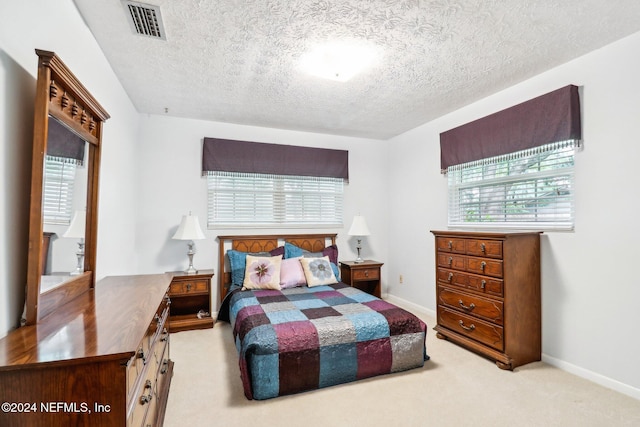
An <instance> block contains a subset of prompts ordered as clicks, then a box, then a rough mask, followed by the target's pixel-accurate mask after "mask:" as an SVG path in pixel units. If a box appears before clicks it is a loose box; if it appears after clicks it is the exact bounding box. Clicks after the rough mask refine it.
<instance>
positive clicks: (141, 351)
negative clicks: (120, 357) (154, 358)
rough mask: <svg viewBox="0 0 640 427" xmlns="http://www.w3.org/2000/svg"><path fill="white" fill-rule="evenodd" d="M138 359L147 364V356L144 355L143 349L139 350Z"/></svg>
mask: <svg viewBox="0 0 640 427" xmlns="http://www.w3.org/2000/svg"><path fill="white" fill-rule="evenodd" d="M138 359H142V364H143V365H146V364H147V356H146V355H145V354H144V350H143V349H142V347H141V348H139V349H138Z"/></svg>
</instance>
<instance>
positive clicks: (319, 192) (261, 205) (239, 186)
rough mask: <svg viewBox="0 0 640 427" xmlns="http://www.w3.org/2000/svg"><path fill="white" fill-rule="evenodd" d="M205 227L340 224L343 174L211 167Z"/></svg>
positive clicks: (331, 225)
mask: <svg viewBox="0 0 640 427" xmlns="http://www.w3.org/2000/svg"><path fill="white" fill-rule="evenodd" d="M207 186H208V192H207V193H208V218H207V227H208V228H210V229H211V228H221V227H222V228H223V227H234V226H243V227H246V226H250V227H256V228H268V227H280V226H284V227H287V228H290V227H333V226H342V205H343V186H344V180H343V179H342V178H331V177H307V176H291V175H270V174H256V173H240V172H209V174H208V175H207Z"/></svg>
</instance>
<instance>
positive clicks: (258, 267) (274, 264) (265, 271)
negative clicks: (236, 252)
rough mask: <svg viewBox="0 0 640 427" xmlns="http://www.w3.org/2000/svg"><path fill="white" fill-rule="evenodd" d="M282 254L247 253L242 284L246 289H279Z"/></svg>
mask: <svg viewBox="0 0 640 427" xmlns="http://www.w3.org/2000/svg"><path fill="white" fill-rule="evenodd" d="M281 263H282V255H278V256H272V257H259V256H253V255H247V266H246V267H245V271H244V282H243V284H242V286H243V287H244V288H246V289H280V264H281Z"/></svg>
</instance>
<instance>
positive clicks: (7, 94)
mask: <svg viewBox="0 0 640 427" xmlns="http://www.w3.org/2000/svg"><path fill="white" fill-rule="evenodd" d="M35 48H40V49H47V50H53V51H55V52H56V53H58V54H59V56H60V57H61V58H62V59H63V61H65V63H67V65H68V66H69V67H70V68H71V69H72V70H73V72H74V73H75V74H76V75H77V76H78V78H79V79H80V80H81V81H82V82H83V83H84V84H85V86H87V88H88V89H89V91H90V92H92V93H93V95H94V96H95V97H96V98H97V99H98V100H99V101H100V103H101V104H102V105H103V106H104V107H105V109H106V110H107V111H108V112H109V113H110V114H111V116H112V117H111V119H109V120H108V121H107V123H106V125H105V129H104V146H103V156H102V176H101V181H100V211H99V224H100V231H99V236H98V272H97V273H98V276H99V277H102V276H105V275H111V274H128V273H156V272H161V271H167V270H176V269H182V268H184V267H185V266H186V246H185V243H184V242H180V241H172V240H171V239H170V236H171V234H172V232H173V231H174V230H175V228H176V227H177V224H178V222H179V221H180V217H181V215H183V214H185V213H187V212H188V211H189V210H192V211H193V212H194V214H197V215H199V216H200V217H201V219H202V221H203V225H204V218H205V214H206V185H205V180H204V179H202V178H201V177H200V159H201V157H200V156H201V144H202V138H203V137H205V136H210V137H221V138H229V139H246V140H254V141H265V142H273V143H285V144H295V145H309V146H322V147H329V148H340V149H348V150H349V153H350V166H351V171H350V174H351V180H350V183H349V184H348V185H347V187H346V189H345V201H346V202H345V203H346V205H345V227H344V228H343V229H341V230H335V231H336V232H338V233H339V239H338V245H339V247H340V251H341V258H342V259H353V257H354V256H355V250H354V242H353V240H352V239H349V240H348V239H347V236H346V231H347V230H348V227H349V225H350V222H351V218H352V217H353V215H354V214H356V213H358V212H359V213H362V214H363V215H365V216H366V217H367V221H368V223H369V228H370V229H371V232H372V236H370V237H369V238H367V239H365V241H364V250H363V255H364V257H367V258H375V259H378V260H380V261H383V262H385V266H384V267H383V270H382V271H383V281H384V284H385V285H384V289H383V292H387V291H388V292H389V293H391V294H392V295H393V296H396V297H399V298H402V299H404V300H406V301H410V302H412V303H414V304H417V305H420V306H422V307H425V308H427V309H431V310H434V309H435V288H434V277H435V272H434V269H433V260H434V250H433V246H434V245H433V238H432V236H431V235H430V233H429V230H430V229H441V228H445V227H446V212H447V211H446V179H445V178H444V177H442V176H441V175H440V173H439V139H438V135H439V133H440V132H442V131H445V130H448V129H450V128H452V127H455V126H458V125H461V124H464V123H466V122H469V121H471V120H474V119H476V118H479V117H483V116H485V115H487V114H490V113H493V112H495V111H498V110H501V109H504V108H507V107H509V106H511V105H514V104H517V103H519V102H522V101H525V100H527V99H530V98H532V97H535V96H538V95H540V94H543V93H546V92H549V91H551V90H553V89H556V88H558V87H561V86H564V85H567V84H577V85H581V86H584V88H583V92H582V95H583V96H582V106H583V128H584V145H585V149H584V151H583V152H581V153H579V154H578V156H577V166H576V187H577V190H576V202H577V213H576V231H575V232H573V233H546V234H545V235H544V237H543V247H542V254H543V259H542V261H543V265H542V273H543V282H542V287H543V289H542V291H543V352H544V359H545V360H547V361H549V362H551V363H554V364H556V365H559V366H561V367H563V368H565V369H567V370H570V371H573V372H575V373H578V374H580V375H582V376H585V377H587V378H590V379H592V380H595V381H597V382H600V383H603V384H605V385H608V386H611V387H614V388H616V389H618V390H620V391H623V392H625V393H628V394H631V395H634V396H636V397H640V392H639V390H640V370H639V369H637V367H636V365H635V359H636V354H638V352H639V350H640V340H638V339H637V338H636V337H637V332H636V327H637V325H638V317H639V316H638V314H637V312H636V310H635V303H636V302H637V301H638V300H640V286H638V285H637V283H636V282H637V280H635V277H636V275H635V274H634V273H635V269H634V263H635V261H636V260H635V256H634V255H635V253H637V250H636V248H637V244H636V242H637V241H638V240H639V237H640V230H639V225H638V222H637V221H634V214H635V212H636V210H637V208H638V202H637V201H636V199H634V198H633V197H627V198H623V197H622V195H633V194H636V193H637V189H636V186H637V185H636V184H638V183H639V182H640V179H638V178H637V176H636V171H635V167H636V164H637V163H638V160H639V155H640V154H639V150H640V149H639V148H638V144H637V137H635V134H634V132H633V131H634V129H633V127H634V126H636V125H637V123H638V117H640V103H639V102H638V99H640V96H639V95H640V93H639V90H638V88H637V86H635V83H636V80H637V77H636V76H637V75H640V59H639V56H638V55H636V54H635V53H636V52H638V51H640V34H636V35H634V36H631V37H629V38H627V39H624V40H622V41H620V42H617V43H615V44H612V45H610V46H607V47H605V48H603V49H600V50H599V51H596V52H593V53H591V54H589V55H586V56H584V57H582V58H580V59H578V60H575V61H573V62H571V63H568V64H565V65H563V66H561V67H558V68H556V69H554V70H551V71H549V72H547V73H544V74H541V75H539V76H537V77H535V78H533V79H531V80H528V81H526V82H524V83H522V84H519V85H517V86H514V87H513V88H510V89H508V90H505V91H502V92H500V93H497V94H495V95H493V96H491V97H488V98H486V99H483V100H481V101H479V102H476V103H474V104H472V105H469V106H467V107H465V108H462V109H460V110H458V111H456V112H453V113H451V114H449V115H447V116H444V117H442V118H440V119H438V120H434V121H432V122H430V123H427V124H425V125H423V126H421V127H419V128H417V129H414V130H412V131H410V132H407V133H405V134H403V135H401V136H399V137H396V138H394V139H392V140H391V141H388V142H380V141H373V140H367V139H358V138H347V137H337V136H328V135H320V134H310V133H302V132H289V131H282V130H274V129H265V128H255V127H247V126H239V125H230V124H221V123H214V122H205V121H195V120H187V119H175V118H169V117H163V116H140V115H138V114H137V113H136V112H135V109H134V108H133V106H132V104H131V102H130V100H129V99H128V97H127V95H126V94H125V93H124V90H123V89H122V87H121V85H120V84H119V82H118V81H117V79H116V77H115V75H114V74H113V72H112V70H111V68H110V66H109V64H108V63H107V61H106V59H105V58H104V56H103V55H102V53H101V51H100V49H99V46H98V45H97V43H96V42H95V40H94V39H93V37H92V35H91V33H90V32H89V31H88V29H87V28H86V26H85V25H84V23H83V21H82V19H81V17H80V16H79V14H78V13H77V11H76V9H75V6H74V5H73V3H72V1H71V0H55V1H51V0H30V1H29V2H6V1H5V2H0V147H1V148H0V233H2V239H0V336H3V335H5V334H6V332H7V331H8V330H10V329H11V328H13V327H15V326H16V325H17V321H18V318H19V315H20V312H21V311H22V304H23V289H24V280H25V277H26V256H27V239H28V230H27V228H28V224H27V218H28V211H29V206H28V204H29V195H28V191H29V190H28V188H29V180H30V176H31V171H30V168H31V165H30V160H31V148H30V147H31V138H32V125H33V123H32V119H33V117H32V115H33V101H32V99H33V95H34V91H35V75H36V64H37V57H36V55H35V53H34V49H35ZM238 231H240V230H207V231H206V235H207V240H205V241H200V242H198V243H197V244H198V251H199V252H198V254H196V257H195V265H196V267H198V268H210V267H215V262H216V261H215V260H216V259H217V244H216V242H215V240H214V238H215V236H216V235H218V234H221V233H224V234H233V233H235V232H238ZM255 231H256V232H262V231H265V230H255ZM291 231H292V232H305V231H313V230H291ZM332 231H333V230H332ZM267 232H268V230H267ZM634 251H635V252H634ZM399 274H403V276H404V283H403V284H399V283H398V276H399ZM215 298H217V296H215V295H214V299H215ZM433 357H434V360H437V359H436V358H437V355H433Z"/></svg>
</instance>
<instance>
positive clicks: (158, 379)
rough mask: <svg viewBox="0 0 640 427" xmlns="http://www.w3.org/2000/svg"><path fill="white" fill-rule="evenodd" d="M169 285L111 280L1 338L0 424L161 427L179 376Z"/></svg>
mask: <svg viewBox="0 0 640 427" xmlns="http://www.w3.org/2000/svg"><path fill="white" fill-rule="evenodd" d="M170 282H171V275H168V274H158V275H143V276H120V277H107V278H105V279H103V280H101V281H99V282H98V283H97V284H96V287H95V288H92V289H90V290H88V291H86V292H85V293H83V294H82V295H80V296H78V297H77V298H75V299H74V300H72V301H70V302H69V303H67V304H66V305H64V306H61V307H59V308H58V309H57V310H56V311H54V312H53V313H52V314H50V315H49V316H47V317H45V318H44V319H42V320H41V321H40V322H39V323H37V324H36V325H32V326H23V327H21V328H18V329H16V330H14V331H12V332H10V333H9V334H8V335H7V336H6V337H5V338H3V339H2V340H0V384H1V385H2V386H1V387H0V403H2V404H3V407H2V410H1V411H0V425H2V426H81V425H82V426H114V427H122V426H127V427H133V426H135V427H138V426H160V425H162V422H163V419H164V412H165V409H166V404H167V397H168V394H169V385H170V382H171V376H172V374H173V362H172V361H171V359H170V358H169V332H168V321H167V319H168V316H169V304H170V300H169V297H168V290H169V284H170ZM4 402H8V406H7V404H6V403H4Z"/></svg>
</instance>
